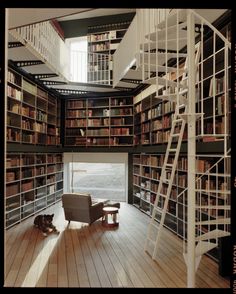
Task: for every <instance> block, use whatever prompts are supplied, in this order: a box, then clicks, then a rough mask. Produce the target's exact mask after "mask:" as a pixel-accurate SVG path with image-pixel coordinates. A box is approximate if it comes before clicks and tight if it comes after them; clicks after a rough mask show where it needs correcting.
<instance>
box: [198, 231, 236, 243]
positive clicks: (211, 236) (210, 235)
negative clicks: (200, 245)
mask: <svg viewBox="0 0 236 294" xmlns="http://www.w3.org/2000/svg"><path fill="white" fill-rule="evenodd" d="M229 235H230V233H229V232H227V231H223V230H218V229H216V230H213V231H210V232H208V233H205V234H202V235H200V236H197V237H196V241H200V240H208V239H214V238H220V237H225V236H229Z"/></svg>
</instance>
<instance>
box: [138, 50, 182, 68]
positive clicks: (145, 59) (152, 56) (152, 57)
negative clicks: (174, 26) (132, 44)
mask: <svg viewBox="0 0 236 294" xmlns="http://www.w3.org/2000/svg"><path fill="white" fill-rule="evenodd" d="M157 55H158V57H156V53H148V52H144V53H142V52H140V53H137V54H136V59H137V60H138V61H139V62H138V64H142V63H150V64H153V65H156V64H158V65H163V64H164V63H166V58H167V61H168V60H169V59H171V58H177V53H166V52H158V54H157ZM178 55H179V58H183V57H187V54H186V53H179V54H178Z"/></svg>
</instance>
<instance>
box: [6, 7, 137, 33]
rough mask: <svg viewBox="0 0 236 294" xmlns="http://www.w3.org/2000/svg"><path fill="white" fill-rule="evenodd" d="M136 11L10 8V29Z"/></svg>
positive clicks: (126, 9) (123, 9)
mask: <svg viewBox="0 0 236 294" xmlns="http://www.w3.org/2000/svg"><path fill="white" fill-rule="evenodd" d="M135 11H136V9H135V8H119V9H115V8H113V9H110V8H75V9H74V8H73V9H72V8H8V9H7V12H8V28H9V29H14V28H16V27H20V26H24V25H29V24H32V23H37V22H42V21H46V20H50V19H57V20H58V21H67V20H74V19H83V18H91V17H98V16H105V15H114V14H123V13H130V12H135Z"/></svg>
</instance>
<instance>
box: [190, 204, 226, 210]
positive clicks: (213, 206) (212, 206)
mask: <svg viewBox="0 0 236 294" xmlns="http://www.w3.org/2000/svg"><path fill="white" fill-rule="evenodd" d="M196 208H199V209H200V208H205V209H206V208H208V209H222V210H223V209H225V210H230V209H231V207H230V205H196Z"/></svg>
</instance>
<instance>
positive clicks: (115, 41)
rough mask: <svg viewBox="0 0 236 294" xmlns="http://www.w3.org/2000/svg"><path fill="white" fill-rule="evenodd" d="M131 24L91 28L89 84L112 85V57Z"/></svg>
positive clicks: (89, 38)
mask: <svg viewBox="0 0 236 294" xmlns="http://www.w3.org/2000/svg"><path fill="white" fill-rule="evenodd" d="M129 24H130V22H123V23H118V24H111V25H106V26H102V27H95V28H92V27H90V28H89V32H90V33H89V34H88V35H87V37H88V82H92V83H93V82H99V83H102V84H112V70H113V61H112V55H113V54H114V52H115V51H116V49H117V47H118V45H119V43H120V42H121V40H122V38H123V37H124V35H125V33H126V31H127V28H128V26H129Z"/></svg>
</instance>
